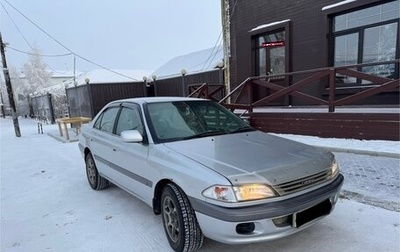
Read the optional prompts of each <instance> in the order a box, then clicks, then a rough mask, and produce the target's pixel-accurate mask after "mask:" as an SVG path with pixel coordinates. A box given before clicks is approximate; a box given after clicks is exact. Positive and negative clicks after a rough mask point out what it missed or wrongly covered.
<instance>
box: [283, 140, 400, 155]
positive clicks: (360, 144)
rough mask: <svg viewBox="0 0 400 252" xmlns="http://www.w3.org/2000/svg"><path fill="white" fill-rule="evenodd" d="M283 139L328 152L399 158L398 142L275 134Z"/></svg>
mask: <svg viewBox="0 0 400 252" xmlns="http://www.w3.org/2000/svg"><path fill="white" fill-rule="evenodd" d="M275 135H278V136H281V137H284V138H288V139H291V140H295V141H298V142H302V143H305V144H308V145H313V146H318V147H325V148H328V149H330V150H335V151H342V152H353V153H360V154H362V153H364V154H371V155H380V156H389V157H400V142H399V141H384V140H358V139H341V138H320V137H314V136H302V135H291V134H275Z"/></svg>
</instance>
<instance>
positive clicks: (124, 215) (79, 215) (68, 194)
mask: <svg viewBox="0 0 400 252" xmlns="http://www.w3.org/2000/svg"><path fill="white" fill-rule="evenodd" d="M19 122H20V126H21V133H22V137H20V138H16V137H15V134H14V129H13V126H12V121H11V120H10V119H9V118H7V119H3V118H0V131H1V132H0V134H1V135H0V145H1V146H0V147H1V152H0V153H1V156H0V162H1V163H0V164H1V174H0V175H1V176H0V178H1V184H0V185H1V226H0V234H1V241H0V242H1V247H0V250H1V251H4V252H17V251H21V252H26V251H28V252H36V251H37V252H41V251H57V252H64V251H68V252H69V251H82V252H87V251H96V252H98V251H172V250H171V249H170V247H169V245H168V242H167V239H166V237H165V234H164V231H163V229H162V223H161V217H160V216H155V215H154V214H153V213H152V211H151V209H150V207H148V206H147V205H145V204H144V203H142V202H141V201H139V200H137V199H136V198H134V197H133V196H131V195H129V194H127V193H126V192H124V191H122V190H120V189H119V188H117V187H115V186H112V187H111V188H108V189H106V190H103V191H93V190H92V189H91V188H90V187H89V185H88V184H87V180H86V174H85V170H84V162H83V159H82V157H81V154H80V153H79V150H78V146H77V143H76V142H72V143H61V142H59V141H57V140H55V139H54V138H51V137H49V136H48V135H46V133H47V132H49V131H52V130H57V126H56V125H44V133H45V134H38V132H37V127H36V124H35V123H34V122H33V121H31V120H29V119H20V121H19ZM286 137H290V136H286ZM292 137H293V136H292ZM303 137H304V138H303V140H304V141H306V142H308V143H309V144H313V145H317V144H316V142H319V143H320V144H321V142H322V141H325V140H321V139H317V138H316V139H313V138H309V137H305V136H303ZM312 139H313V140H312ZM311 140H312V141H313V142H311ZM327 141H328V142H330V143H331V144H333V143H334V142H337V144H338V145H339V144H340V146H339V147H341V148H343V147H345V148H350V147H352V148H356V149H363V148H366V146H368V145H372V146H374V148H373V150H381V151H385V152H393V153H400V151H399V142H395V141H394V142H392V141H379V142H369V141H357V140H327ZM345 142H347V145H345ZM367 143H368V144H367ZM344 145H345V146H344ZM350 145H351V146H350ZM221 250H225V251H255V252H257V251H260V252H261V251H270V252H274V251H281V252H284V251H310V252H313V251H315V252H320V251H329V252H330V251H349V252H350V251H351V252H353V251H363V252H368V251H373V252H376V251H393V252H398V251H400V213H399V212H394V211H388V210H384V209H381V208H377V207H373V206H370V205H364V204H361V203H357V202H353V201H349V200H346V199H340V200H339V202H338V204H337V206H336V208H335V210H334V212H333V213H332V214H331V215H330V216H328V217H327V218H325V219H323V220H321V221H320V222H319V223H317V224H316V225H314V226H312V227H310V228H309V229H306V230H304V231H303V232H300V233H298V234H295V235H292V236H290V237H287V238H284V239H280V240H276V241H272V242H264V243H257V244H248V245H239V246H233V245H225V244H221V243H217V242H214V241H211V240H208V239H206V240H205V243H204V245H203V248H202V249H201V251H221Z"/></svg>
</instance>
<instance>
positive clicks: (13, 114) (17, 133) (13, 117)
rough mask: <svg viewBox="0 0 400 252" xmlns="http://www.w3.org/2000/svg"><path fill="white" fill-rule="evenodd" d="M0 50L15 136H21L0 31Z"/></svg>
mask: <svg viewBox="0 0 400 252" xmlns="http://www.w3.org/2000/svg"><path fill="white" fill-rule="evenodd" d="M0 50H1V60H2V62H3V74H4V79H5V82H6V86H7V93H8V100H9V102H10V107H11V114H12V119H13V123H14V130H15V136H17V137H21V131H20V129H19V123H18V116H17V109H16V108H15V101H14V94H13V89H12V86H11V79H10V73H9V70H8V68H7V62H6V55H5V53H4V43H3V38H2V37H1V32H0Z"/></svg>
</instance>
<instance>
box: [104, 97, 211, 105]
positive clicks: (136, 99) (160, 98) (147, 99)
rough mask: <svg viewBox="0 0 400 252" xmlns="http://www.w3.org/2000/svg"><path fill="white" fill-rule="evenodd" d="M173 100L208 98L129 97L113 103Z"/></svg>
mask: <svg viewBox="0 0 400 252" xmlns="http://www.w3.org/2000/svg"><path fill="white" fill-rule="evenodd" d="M173 101H206V99H202V98H190V97H173V96H160V97H138V98H129V99H122V100H116V101H113V102H111V103H121V102H128V103H129V102H134V103H138V104H144V103H156V102H173Z"/></svg>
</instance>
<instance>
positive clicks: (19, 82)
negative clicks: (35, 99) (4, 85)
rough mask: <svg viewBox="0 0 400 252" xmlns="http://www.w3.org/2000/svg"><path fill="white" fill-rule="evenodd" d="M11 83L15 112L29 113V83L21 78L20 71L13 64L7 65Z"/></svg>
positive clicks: (20, 113)
mask: <svg viewBox="0 0 400 252" xmlns="http://www.w3.org/2000/svg"><path fill="white" fill-rule="evenodd" d="M8 69H9V74H10V80H11V85H12V88H13V93H14V101H15V104H16V109H17V114H19V115H27V114H29V103H28V94H29V92H30V88H29V84H28V83H27V82H26V81H25V80H24V78H22V76H21V72H20V71H19V70H18V69H17V68H16V67H14V66H10V67H8Z"/></svg>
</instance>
